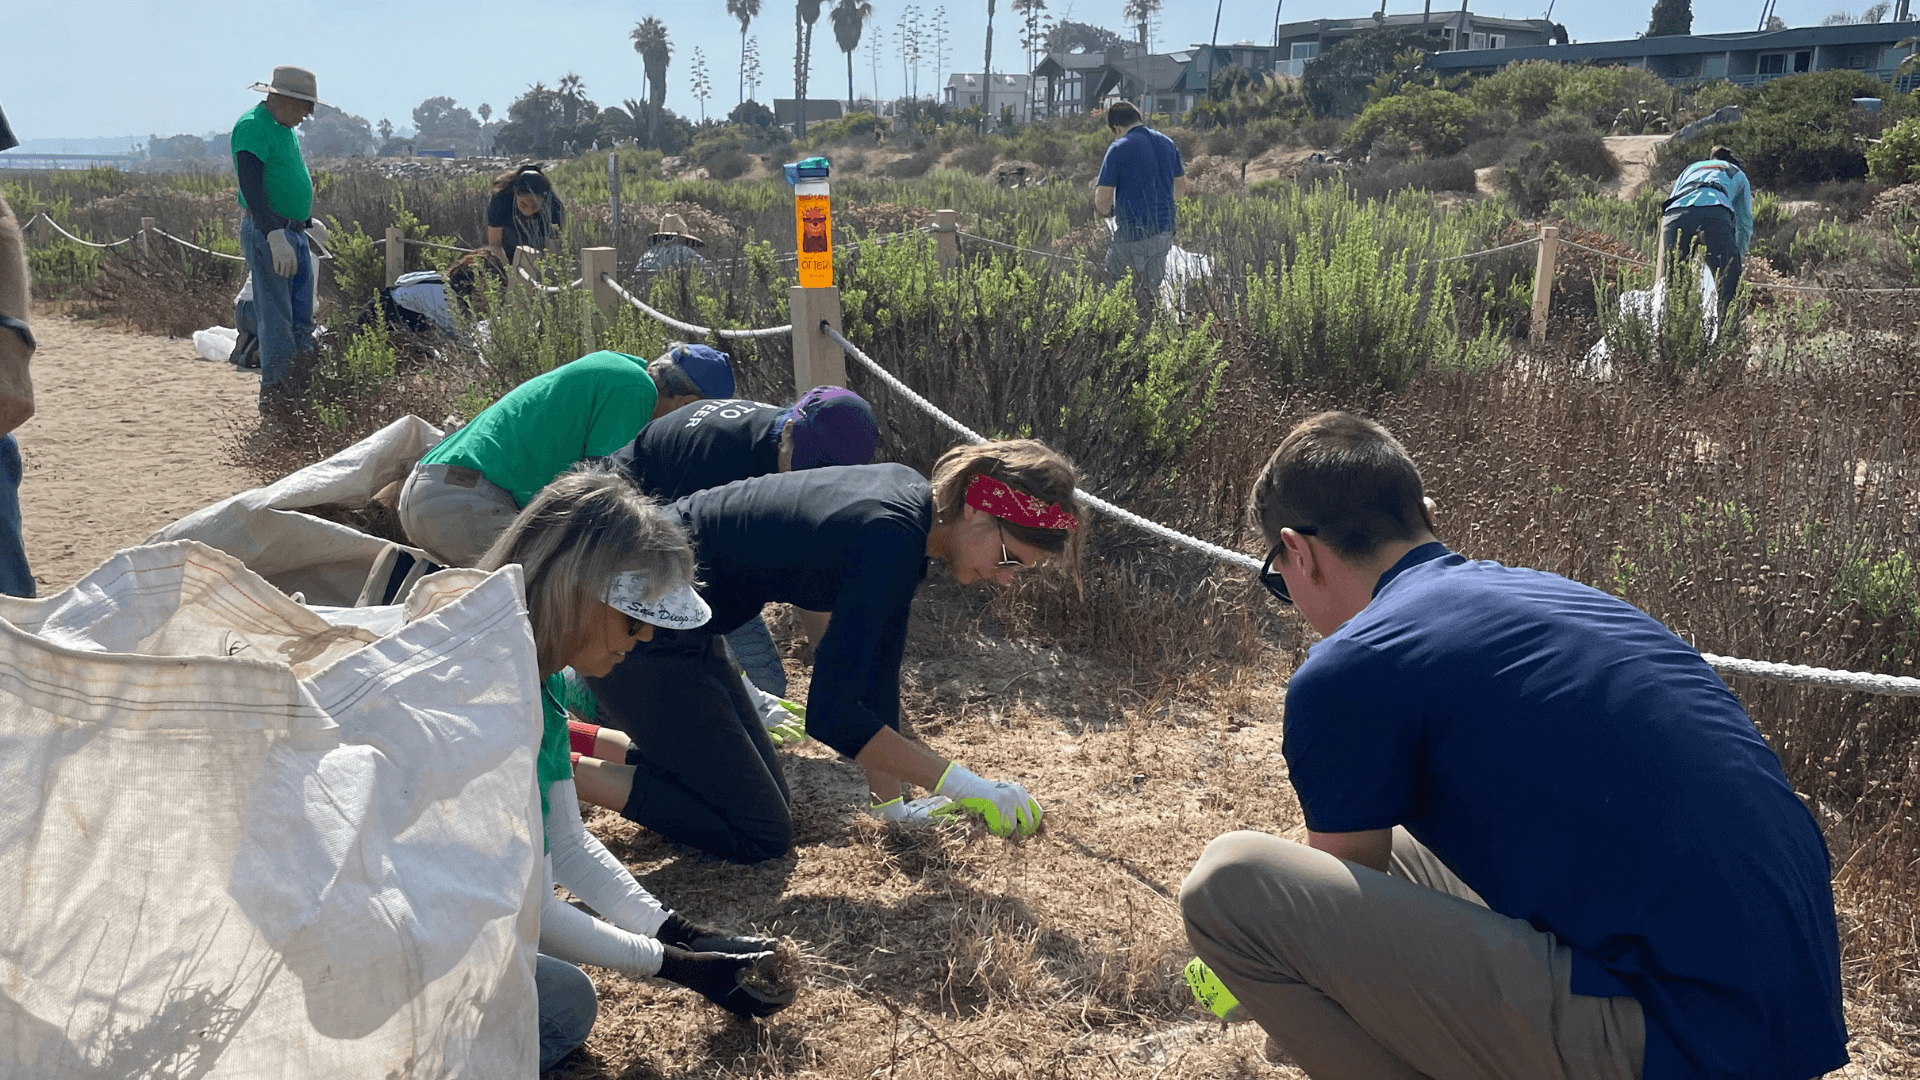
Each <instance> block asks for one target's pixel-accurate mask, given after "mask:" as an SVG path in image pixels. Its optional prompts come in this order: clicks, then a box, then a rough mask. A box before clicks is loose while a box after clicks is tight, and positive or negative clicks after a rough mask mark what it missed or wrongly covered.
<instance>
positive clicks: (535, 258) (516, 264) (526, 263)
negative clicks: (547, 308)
mask: <svg viewBox="0 0 1920 1080" xmlns="http://www.w3.org/2000/svg"><path fill="white" fill-rule="evenodd" d="M539 258H540V252H539V251H538V250H536V249H534V248H530V247H525V246H521V247H516V248H514V249H513V266H512V267H510V268H508V270H507V274H508V276H510V277H511V278H513V282H512V284H515V285H523V286H525V287H526V289H527V291H528V292H533V291H534V290H536V289H538V288H539V287H540V284H541V282H540V262H539ZM520 270H525V271H526V272H527V275H526V276H525V277H522V276H521V275H520V274H519V273H518V272H517V271H520Z"/></svg>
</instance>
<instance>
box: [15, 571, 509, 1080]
mask: <svg viewBox="0 0 1920 1080" xmlns="http://www.w3.org/2000/svg"><path fill="white" fill-rule="evenodd" d="M360 611H361V612H362V613H363V614H371V610H370V609H360ZM525 612H526V608H525V603H524V600H523V599H522V584H521V580H520V577H519V572H518V569H517V568H508V569H507V570H503V571H500V572H498V573H494V574H490V575H489V574H481V573H480V572H478V571H471V570H454V571H446V572H444V573H442V574H437V575H434V576H432V577H429V578H426V579H424V580H422V581H421V582H420V584H419V586H418V587H417V588H415V590H414V592H413V594H412V595H411V597H410V598H409V602H408V604H407V606H406V608H405V609H404V610H403V611H401V612H400V613H399V615H398V618H397V619H394V620H390V623H398V622H402V621H403V622H404V625H399V626H398V628H397V629H394V630H392V632H391V633H389V634H387V635H386V636H378V635H376V634H375V633H374V632H373V631H372V630H371V629H368V628H366V627H364V626H362V627H354V626H342V625H335V624H332V623H329V622H328V621H327V620H325V619H323V618H322V617H321V616H320V615H318V614H316V613H315V612H314V611H312V610H309V609H307V608H304V607H302V606H300V605H298V604H296V603H294V602H293V601H292V600H290V599H288V598H287V597H286V596H284V595H282V594H281V593H279V592H278V591H277V590H275V589H274V588H273V587H272V586H270V585H269V584H267V583H266V582H265V581H264V580H262V579H261V578H260V577H258V576H257V575H255V574H252V573H250V572H249V571H248V570H247V569H246V568H245V567H244V566H242V565H240V563H239V562H238V561H237V560H235V559H233V558H231V557H229V556H227V555H223V554H221V553H220V552H218V551H214V550H213V549H211V548H208V547H205V546H204V545H201V544H196V543H192V542H181V543H172V544H163V545H155V546H149V547H141V548H133V549H130V550H127V551H123V552H121V553H119V554H117V555H115V556H114V557H113V558H112V559H110V560H108V561H107V562H106V563H105V564H104V565H102V566H101V567H100V568H99V569H97V570H95V571H94V572H93V573H91V574H89V575H88V576H87V577H86V578H84V579H82V580H81V581H80V582H78V583H77V584H75V585H73V586H72V587H70V588H68V589H65V590H63V591H61V592H59V593H57V594H55V595H53V596H50V597H46V598H44V599H40V600H21V599H15V598H12V597H0V750H3V751H4V752H0V880H5V881H7V882H8V889H9V898H8V902H7V903H6V904H5V905H0V1077H16V1076H18V1077H35V1078H41V1080H67V1078H75V1080H77V1078H80V1077H99V1076H114V1077H136V1076H162V1075H165V1076H193V1077H203V1078H208V1080H219V1078H225V1077H248V1078H255V1077H323V1076H324V1077H335V1076H368V1077H382V1076H410V1077H429V1076H460V1077H530V1076H533V1075H534V1073H535V1069H536V1067H537V1054H538V1042H539V1034H538V1019H537V1003H536V1001H535V998H534V989H533V965H534V955H535V954H534V948H535V943H536V941H537V938H538V933H539V926H538V911H539V905H538V903H537V901H538V899H539V897H538V892H539V888H540V883H541V881H542V866H541V838H542V832H541V827H540V816H539V815H540V807H539V798H538V794H537V790H536V787H535V782H534V771H533V768H534V761H533V759H534V753H535V748H536V747H537V745H538V741H539V733H540V707H539V698H538V689H537V688H538V682H537V671H536V663H535V658H534V647H533V640H532V635H531V631H530V628H529V625H528V623H527V619H526V613H525Z"/></svg>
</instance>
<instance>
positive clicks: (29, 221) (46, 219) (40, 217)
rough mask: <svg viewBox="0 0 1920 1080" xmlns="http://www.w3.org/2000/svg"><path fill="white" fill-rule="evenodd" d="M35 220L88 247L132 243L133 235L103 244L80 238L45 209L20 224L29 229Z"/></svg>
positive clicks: (107, 246)
mask: <svg viewBox="0 0 1920 1080" xmlns="http://www.w3.org/2000/svg"><path fill="white" fill-rule="evenodd" d="M36 221H44V222H46V223H47V227H48V228H51V229H52V230H53V231H54V232H57V233H59V234H60V235H61V236H64V237H66V238H67V239H69V240H71V241H73V242H74V243H76V244H85V245H86V246H87V247H90V248H114V247H119V246H120V245H121V244H131V243H133V237H131V236H128V237H124V238H122V239H119V240H111V241H108V242H107V243H104V244H96V243H94V242H93V241H92V240H82V239H80V238H79V237H77V236H75V235H73V234H72V233H70V232H68V231H67V230H65V229H63V228H61V227H60V223H59V222H57V221H55V220H53V219H52V218H50V217H48V216H47V212H46V211H45V210H42V211H41V212H39V213H37V214H35V215H33V217H31V218H29V219H27V223H26V224H25V225H23V226H21V228H22V229H31V228H33V224H34V222H36Z"/></svg>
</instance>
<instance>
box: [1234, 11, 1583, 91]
mask: <svg viewBox="0 0 1920 1080" xmlns="http://www.w3.org/2000/svg"><path fill="white" fill-rule="evenodd" d="M1381 27H1385V28H1388V29H1394V30H1419V31H1422V32H1424V33H1425V34H1426V35H1427V37H1429V38H1431V39H1433V40H1432V43H1431V44H1430V45H1429V46H1428V48H1429V49H1431V50H1432V51H1433V52H1436V53H1451V52H1485V51H1490V50H1498V49H1515V48H1523V47H1527V46H1534V45H1545V44H1547V43H1549V42H1552V41H1554V40H1560V41H1565V40H1566V35H1567V32H1566V29H1565V28H1564V27H1562V26H1560V25H1559V24H1558V23H1554V22H1550V21H1548V20H1546V19H1496V18H1493V17H1491V16H1487V15H1475V14H1474V13H1473V12H1471V11H1468V10H1467V9H1466V6H1465V5H1461V8H1460V10H1458V11H1447V12H1439V11H1430V12H1425V13H1419V14H1410V15H1386V16H1381V17H1373V18H1363V19H1311V20H1308V21H1306V22H1293V23H1282V24H1280V25H1279V26H1276V27H1274V35H1273V39H1274V42H1275V45H1274V47H1273V55H1272V59H1271V61H1270V64H1271V66H1270V67H1268V68H1265V69H1264V70H1269V71H1278V72H1279V73H1280V74H1282V75H1291V76H1293V77H1294V78H1296V79H1297V78H1299V77H1300V75H1301V74H1302V73H1303V72H1304V71H1305V70H1306V67H1307V64H1308V63H1310V62H1311V61H1312V60H1314V58H1316V57H1318V56H1319V55H1320V54H1321V53H1322V52H1324V51H1326V50H1327V49H1330V48H1332V47H1333V46H1334V45H1335V44H1338V43H1339V42H1340V41H1341V40H1343V39H1345V38H1350V37H1353V36H1354V35H1355V34H1363V33H1366V32H1367V31H1369V30H1374V29H1377V28H1381ZM1235 48H1238V47H1237V46H1236V47H1235ZM1247 51H1248V53H1249V55H1251V53H1252V50H1247ZM1240 66H1242V67H1247V65H1245V64H1242V65H1240ZM1248 70H1256V69H1254V68H1248Z"/></svg>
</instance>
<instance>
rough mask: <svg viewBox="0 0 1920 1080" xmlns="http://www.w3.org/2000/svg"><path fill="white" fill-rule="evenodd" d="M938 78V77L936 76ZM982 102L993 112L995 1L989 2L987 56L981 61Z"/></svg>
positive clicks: (989, 0)
mask: <svg viewBox="0 0 1920 1080" xmlns="http://www.w3.org/2000/svg"><path fill="white" fill-rule="evenodd" d="M935 77H936V78H938V76H935ZM980 85H981V88H982V92H981V95H980V100H981V101H982V102H984V103H986V106H987V112H988V113H992V112H993V0H987V55H986V56H985V58H983V59H982V60H981V61H980Z"/></svg>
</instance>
